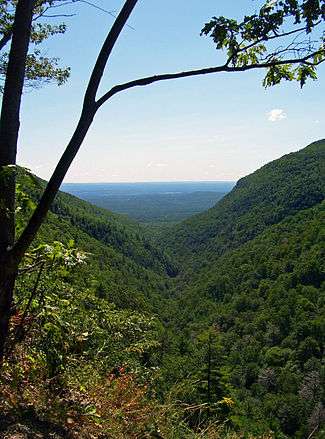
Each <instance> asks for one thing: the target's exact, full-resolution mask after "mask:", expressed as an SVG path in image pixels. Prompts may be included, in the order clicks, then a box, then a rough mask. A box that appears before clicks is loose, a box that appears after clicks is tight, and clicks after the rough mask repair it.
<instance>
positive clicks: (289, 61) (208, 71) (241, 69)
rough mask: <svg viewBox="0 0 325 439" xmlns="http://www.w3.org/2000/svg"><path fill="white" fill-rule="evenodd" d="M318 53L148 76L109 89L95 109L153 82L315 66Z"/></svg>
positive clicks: (98, 101)
mask: <svg viewBox="0 0 325 439" xmlns="http://www.w3.org/2000/svg"><path fill="white" fill-rule="evenodd" d="M320 53H324V51H316V52H313V53H311V54H309V55H307V56H305V57H303V58H293V59H284V60H274V61H269V62H265V63H257V64H249V65H247V66H239V67H229V66H228V62H227V63H226V64H224V65H221V66H217V67H208V68H204V69H198V70H188V71H184V72H176V73H166V74H162V75H154V76H148V77H144V78H139V79H135V80H133V81H129V82H125V83H124V84H119V85H115V86H114V87H113V88H111V89H110V90H109V91H108V92H107V93H105V94H104V95H103V96H102V97H101V98H100V99H98V100H97V107H98V108H99V107H101V106H102V105H103V104H104V103H105V102H106V101H108V100H109V99H110V98H111V97H113V96H114V95H116V94H117V93H120V92H122V91H125V90H128V89H130V88H134V87H143V86H146V85H150V84H153V83H155V82H161V81H167V80H171V79H179V78H188V77H191V76H201V75H208V74H212V73H221V72H230V73H236V72H244V71H247V70H253V69H266V68H269V67H272V66H278V65H285V64H308V65H317V64H313V63H310V62H308V60H309V59H310V58H313V57H314V56H315V55H318V54H320ZM324 61H325V60H324Z"/></svg>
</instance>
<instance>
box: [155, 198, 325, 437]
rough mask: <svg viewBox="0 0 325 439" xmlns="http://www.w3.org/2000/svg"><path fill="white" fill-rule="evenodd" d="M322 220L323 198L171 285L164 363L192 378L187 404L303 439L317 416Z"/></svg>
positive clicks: (324, 416) (320, 415) (320, 411)
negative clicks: (173, 297) (173, 294)
mask: <svg viewBox="0 0 325 439" xmlns="http://www.w3.org/2000/svg"><path fill="white" fill-rule="evenodd" d="M324 221H325V205H324V203H321V204H318V205H317V206H315V207H312V208H309V209H306V210H302V211H300V212H297V213H296V214H295V215H292V216H290V217H288V218H286V219H285V220H283V221H282V222H280V223H279V224H277V225H273V226H270V227H269V228H267V229H266V230H265V231H263V232H262V233H261V234H260V235H259V236H257V237H256V238H254V239H253V240H251V241H249V242H247V243H245V244H244V245H242V246H240V247H239V248H238V249H236V250H231V251H229V252H227V253H225V254H224V255H223V256H221V257H220V258H219V259H218V260H217V261H216V262H215V263H210V264H209V265H208V266H207V267H206V268H205V269H204V270H203V271H202V272H201V273H200V275H199V276H198V277H196V278H195V279H192V278H191V279H190V280H189V281H188V284H187V285H186V286H184V285H183V286H182V288H181V289H180V290H179V291H178V294H179V296H178V300H177V305H176V304H175V309H176V310H177V311H176V312H175V314H174V315H173V319H172V320H171V321H170V322H169V325H168V327H169V328H170V329H169V330H170V335H169V336H170V343H171V345H173V349H174V350H173V351H172V352H171V353H167V355H166V356H165V357H164V359H163V370H166V371H168V372H167V373H166V379H167V380H168V379H169V380H171V381H172V382H178V381H179V380H181V379H182V377H183V379H184V377H192V381H191V382H190V380H188V381H187V387H186V385H185V384H184V388H183V392H184V393H185V395H184V394H183V395H182V397H185V398H186V400H187V401H190V402H191V403H192V404H198V403H199V402H200V403H201V404H203V403H205V404H207V403H208V404H209V405H211V404H212V406H213V407H214V410H215V411H216V413H217V416H219V418H221V419H224V420H225V419H230V421H231V423H232V424H233V425H235V426H236V428H237V429H239V430H240V431H250V432H253V433H255V434H261V433H263V431H268V430H272V431H273V432H274V434H275V437H279V438H282V437H297V438H307V437H308V435H309V434H310V432H311V431H313V429H315V428H316V430H318V426H319V425H321V424H322V422H324V421H325V411H324V397H325V394H324V389H325V387H324V385H325V365H324V358H323V353H324V341H325V258H324V257H325V251H324V249H325V247H324V244H325V233H324V232H325V230H324ZM207 380H208V381H210V389H211V390H210V391H208V387H207V386H208V384H207V382H208V381H207ZM323 433H324V430H323ZM319 437H323V436H322V435H320V436H319Z"/></svg>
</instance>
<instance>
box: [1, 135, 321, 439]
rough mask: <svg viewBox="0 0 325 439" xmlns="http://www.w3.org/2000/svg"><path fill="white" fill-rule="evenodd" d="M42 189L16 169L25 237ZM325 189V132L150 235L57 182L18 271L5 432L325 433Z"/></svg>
mask: <svg viewBox="0 0 325 439" xmlns="http://www.w3.org/2000/svg"><path fill="white" fill-rule="evenodd" d="M44 184H45V182H44V181H42V180H40V179H38V178H37V177H35V176H32V175H30V174H29V173H28V172H26V171H25V170H23V169H21V170H19V175H18V185H17V200H18V205H19V208H18V209H17V218H18V219H19V221H18V230H17V233H18V234H19V232H20V230H21V228H22V227H23V225H24V224H25V223H26V220H27V218H28V217H29V215H30V213H31V211H32V210H33V208H34V203H35V202H36V201H37V200H38V198H39V196H40V194H41V192H42V189H43V188H44ZM324 192H325V140H321V141H318V142H315V143H312V144H311V145H309V146H307V147H306V148H304V149H302V150H301V151H298V152H296V153H292V154H288V155H286V156H284V157H282V158H280V159H279V160H276V161H274V162H271V163H269V164H267V165H265V166H263V167H262V168H261V169H259V170H257V171H256V172H254V173H253V174H251V175H249V176H247V177H245V178H243V179H241V180H239V182H238V183H237V185H236V186H235V187H234V189H233V190H232V191H231V192H230V193H229V194H227V195H226V196H225V197H224V198H223V199H222V200H221V201H219V202H218V203H217V204H216V205H215V206H214V207H212V208H211V209H209V210H207V211H206V212H204V213H201V214H198V215H195V216H193V217H191V218H189V219H187V220H185V221H183V222H179V223H177V224H175V225H172V226H170V227H168V228H164V227H162V228H161V230H157V227H156V228H155V230H154V232H153V233H152V235H150V229H148V228H146V229H144V228H143V227H142V226H141V225H139V224H137V223H136V222H134V221H132V220H129V219H128V218H127V217H125V216H124V215H117V214H113V213H111V212H109V211H107V210H105V209H101V208H98V207H95V206H93V205H91V204H89V203H87V202H85V201H82V200H80V199H78V198H76V197H74V196H72V195H68V194H65V193H63V192H61V193H60V194H59V195H58V196H57V198H56V200H55V202H54V204H53V205H52V208H51V212H50V214H49V216H48V219H47V221H46V223H45V224H44V225H43V226H42V229H41V232H40V233H39V235H38V238H37V242H36V243H35V245H34V247H33V248H32V249H31V250H30V251H29V253H28V254H27V255H26V256H25V258H24V261H23V263H22V266H21V270H20V275H19V278H18V283H17V288H16V293H15V306H14V309H13V312H12V318H11V326H10V340H9V354H8V356H7V360H6V362H5V364H4V373H3V374H2V376H1V381H0V392H1V395H2V397H1V399H0V408H1V411H0V437H2V436H1V434H3V435H5V434H6V432H8V431H11V430H10V429H12V431H15V428H16V427H15V426H17V425H18V424H19V425H20V424H21V425H24V428H26V429H29V430H28V431H30V432H31V433H30V434H31V435H32V434H34V436H35V432H38V433H40V434H45V436H44V437H52V436H51V435H50V433H51V434H52V433H53V432H54V433H55V434H56V435H57V436H53V437H80V438H93V437H95V438H106V437H107V438H166V439H168V438H175V439H176V438H180V439H181V438H234V439H235V438H244V437H247V438H264V439H266V438H279V439H280V438H281V439H285V438H297V439H298V438H299V439H303V438H306V439H307V438H323V437H325V408H324V402H325V401H324V400H325V394H324V388H325V386H324V384H325V363H324V340H325V262H324V261H325V259H324V252H325V251H324V248H325V247H324V238H325V228H324V223H325V221H324V220H325V205H324ZM1 432H2V433H1ZM33 432H34V433H33ZM54 433H53V434H54ZM46 434H48V436H46ZM3 437H5V436H3ZM31 437H33V436H31Z"/></svg>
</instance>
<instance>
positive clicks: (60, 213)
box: [19, 174, 175, 309]
mask: <svg viewBox="0 0 325 439" xmlns="http://www.w3.org/2000/svg"><path fill="white" fill-rule="evenodd" d="M19 181H20V186H21V188H22V189H23V191H24V192H25V193H26V194H28V196H29V197H31V199H33V200H37V199H38V198H39V197H40V194H41V193H42V190H43V188H44V185H45V182H44V181H42V180H40V179H38V178H37V177H34V176H30V175H27V176H26V175H25V176H24V175H23V174H21V175H20V180H19ZM71 239H72V240H73V241H74V242H75V245H76V246H77V247H79V248H80V249H82V250H84V251H86V252H88V253H89V256H88V264H87V265H85V267H83V268H80V270H78V278H79V282H80V285H82V287H86V288H87V287H91V288H92V289H95V290H98V293H99V294H100V295H102V296H105V297H107V298H108V299H109V300H110V301H112V302H113V303H116V304H117V305H118V306H122V307H131V308H133V309H151V308H152V307H154V308H155V305H154V304H156V305H157V303H158V302H160V301H161V300H162V296H163V295H162V292H163V291H164V290H165V289H166V284H167V283H168V279H169V276H170V275H174V274H175V271H174V268H173V266H172V264H171V262H170V260H169V259H168V258H167V257H166V256H165V255H164V253H163V252H162V251H160V250H159V249H158V248H157V247H155V246H154V245H153V244H152V243H151V242H150V241H149V240H148V239H147V238H145V237H144V235H143V233H142V230H141V228H140V227H139V226H138V225H137V224H136V223H133V222H131V221H130V220H128V219H127V218H125V217H123V216H122V215H116V214H113V213H111V212H109V211H107V210H105V209H100V208H97V207H95V206H93V205H91V204H90V203H87V202H85V201H82V200H80V199H78V198H76V197H74V196H72V195H69V194H65V193H63V192H60V193H59V194H58V196H57V197H56V200H55V202H54V203H53V205H52V207H51V212H50V213H49V215H48V218H47V221H46V222H45V224H44V225H43V226H42V228H41V231H40V233H39V235H38V237H37V241H38V242H46V243H50V242H53V241H54V240H57V241H62V242H63V243H67V242H68V241H69V240H71ZM157 306H158V305H157Z"/></svg>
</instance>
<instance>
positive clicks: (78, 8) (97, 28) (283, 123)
mask: <svg viewBox="0 0 325 439" xmlns="http://www.w3.org/2000/svg"><path fill="white" fill-rule="evenodd" d="M93 3H94V4H96V5H98V6H100V7H102V8H105V9H107V10H109V11H113V12H114V13H116V12H117V11H118V10H119V8H120V7H121V5H122V1H121V0H119V1H118V0H93ZM258 4H259V2H258V1H257V0H218V1H217V0H203V1H202V0H163V1H162V0H160V1H159V0H140V1H139V3H138V5H137V6H136V9H135V10H134V12H133V14H132V16H131V17H130V19H129V22H128V23H129V25H128V26H127V27H126V28H125V29H124V31H123V34H122V35H121V37H120V39H119V40H118V43H117V45H116V47H115V49H114V51H113V54H112V57H111V58H110V60H109V64H108V67H107V69H106V72H105V76H104V78H103V82H102V86H101V89H100V91H101V93H103V92H105V91H106V90H108V89H109V88H110V87H111V86H112V85H115V84H117V83H121V82H124V81H128V80H132V79H135V78H138V77H142V76H148V75H151V74H156V73H170V72H175V71H180V70H186V69H192V68H201V67H209V66H214V65H218V64H219V63H220V59H221V58H220V54H219V53H218V52H217V51H216V49H215V47H214V45H213V43H212V40H211V39H210V38H204V37H201V36H200V30H201V28H202V27H203V25H204V23H205V22H207V21H209V19H210V18H211V17H212V16H214V15H217V16H218V15H224V16H227V17H236V18H240V17H242V16H243V15H244V14H248V13H251V12H254V11H255V9H256V7H257V6H258ZM65 12H66V13H74V14H75V15H74V16H73V17H67V18H64V21H65V22H66V23H67V24H68V30H67V32H66V34H65V35H61V36H56V37H53V38H51V39H50V40H47V41H46V43H45V44H43V45H42V50H43V51H44V53H45V54H46V55H47V56H56V57H59V58H60V59H61V64H62V65H68V66H70V67H71V77H70V79H69V81H68V82H67V84H65V85H64V86H61V87H57V86H55V85H46V86H45V87H43V88H40V89H37V90H27V91H26V92H25V94H24V96H23V106H22V112H21V130H20V137H19V152H18V163H19V164H21V165H23V166H26V167H28V168H29V169H31V170H32V171H33V172H34V173H36V174H37V175H39V176H40V177H42V178H45V179H47V178H49V177H50V175H51V173H52V171H53V169H54V168H55V165H56V163H57V161H58V159H59V158H60V155H61V154H62V152H63V150H64V148H65V146H66V144H67V143H68V141H69V138H70V136H71V134H72V133H73V130H74V127H75V125H76V122H77V120H78V117H79V114H80V109H81V104H82V100H83V93H84V90H85V87H86V84H87V80H88V78H89V75H90V72H91V70H92V67H93V64H94V62H95V60H96V56H97V53H98V51H99V49H100V46H101V44H102V42H103V40H104V38H105V36H106V34H107V32H108V30H109V28H110V26H111V25H112V22H113V20H114V19H113V17H112V16H111V15H109V14H107V13H104V12H102V11H100V10H99V9H96V8H94V7H91V6H89V5H87V3H86V2H85V3H81V4H74V5H73V7H70V9H69V10H66V11H65ZM324 67H325V66H322V67H321V68H320V69H319V77H320V78H319V80H318V81H315V82H309V83H308V84H307V85H306V86H305V87H304V88H303V89H302V90H300V88H299V85H298V84H297V83H295V84H294V83H286V84H283V85H280V86H276V87H272V88H270V89H267V90H265V89H264V88H263V86H262V79H263V73H262V72H260V71H259V72H257V71H250V72H245V73H236V74H234V73H223V74H216V75H206V76H201V77H196V78H187V79H178V80H174V81H166V82H164V83H160V84H154V85H151V86H148V87H141V88H137V89H133V90H129V91H126V92H124V93H122V94H119V95H117V96H115V97H114V98H113V99H112V100H110V101H109V102H108V103H106V104H105V105H104V106H103V107H102V108H101V109H100V110H99V112H98V114H97V115H96V117H95V120H94V123H93V125H92V127H91V129H90V131H89V133H88V135H87V137H86V139H85V141H84V143H83V145H82V147H81V150H80V151H79V153H78V156H77V158H76V159H75V161H74V162H73V165H72V167H71V169H70V171H69V172H68V174H67V176H66V179H65V182H124V181H125V182H135V181H202V180H209V181H211V180H231V181H234V180H237V179H239V178H240V177H243V176H245V175H248V174H249V173H251V172H253V171H254V170H256V169H258V168H259V167H261V166H262V165H264V164H265V163H267V162H269V161H271V160H274V159H277V158H279V157H281V156H282V155H284V154H287V153H289V152H293V151H297V150H299V149H301V148H303V147H305V146H306V145H308V144H309V143H311V142H313V141H315V140H318V139H321V138H324V137H325V133H324V123H323V121H324V120H325V107H324V96H325V81H324V80H325V75H324V74H325V68H324Z"/></svg>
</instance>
